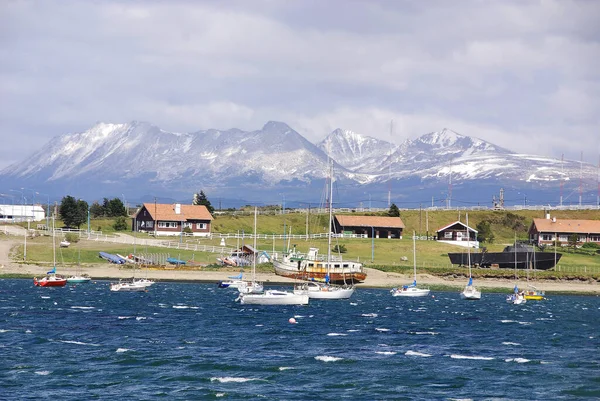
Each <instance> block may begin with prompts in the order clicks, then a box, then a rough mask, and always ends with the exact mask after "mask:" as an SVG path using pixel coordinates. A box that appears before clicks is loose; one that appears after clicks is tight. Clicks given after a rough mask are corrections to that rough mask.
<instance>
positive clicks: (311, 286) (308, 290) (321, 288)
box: [294, 282, 356, 299]
mask: <svg viewBox="0 0 600 401" xmlns="http://www.w3.org/2000/svg"><path fill="white" fill-rule="evenodd" d="M355 289H356V288H355V287H354V286H351V287H340V286H337V285H327V284H322V283H314V282H311V283H305V284H302V285H300V286H298V287H296V288H295V289H294V293H295V294H308V297H309V298H310V299H349V298H350V297H351V296H352V294H354V291H355Z"/></svg>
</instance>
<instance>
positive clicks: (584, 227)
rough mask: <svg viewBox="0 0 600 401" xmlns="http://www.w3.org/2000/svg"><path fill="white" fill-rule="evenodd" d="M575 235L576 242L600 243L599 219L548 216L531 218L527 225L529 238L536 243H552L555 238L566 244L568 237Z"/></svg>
mask: <svg viewBox="0 0 600 401" xmlns="http://www.w3.org/2000/svg"><path fill="white" fill-rule="evenodd" d="M573 234H576V235H577V242H578V243H580V244H585V243H586V242H593V243H596V244H599V245H600V220H570V219H557V218H556V217H552V218H550V214H549V213H547V214H546V218H545V219H533V222H532V223H531V226H530V227H529V240H530V242H531V243H534V244H536V245H538V246H539V245H552V244H554V241H555V240H558V242H559V243H560V244H561V245H563V246H566V245H567V243H568V242H569V237H570V236H571V235H573Z"/></svg>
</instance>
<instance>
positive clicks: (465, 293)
mask: <svg viewBox="0 0 600 401" xmlns="http://www.w3.org/2000/svg"><path fill="white" fill-rule="evenodd" d="M466 217H467V227H469V215H468V214H467V215H466ZM470 239H471V234H470V233H469V231H468V230H467V261H468V265H469V282H468V283H467V285H466V286H465V288H464V289H463V290H462V292H461V293H460V297H461V299H466V300H469V301H478V300H480V299H481V291H479V290H478V289H477V288H476V287H475V286H474V285H473V275H472V274H471V244H470V242H469V241H470Z"/></svg>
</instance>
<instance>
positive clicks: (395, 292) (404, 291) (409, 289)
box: [390, 231, 430, 297]
mask: <svg viewBox="0 0 600 401" xmlns="http://www.w3.org/2000/svg"><path fill="white" fill-rule="evenodd" d="M416 240H417V235H416V234H415V232H414V231H413V282H412V284H409V285H403V286H402V287H398V288H392V289H391V290H390V292H391V293H392V296H394V297H426V296H428V295H429V292H430V290H429V288H419V287H417V242H416Z"/></svg>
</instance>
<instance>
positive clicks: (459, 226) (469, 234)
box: [436, 220, 477, 244]
mask: <svg viewBox="0 0 600 401" xmlns="http://www.w3.org/2000/svg"><path fill="white" fill-rule="evenodd" d="M436 238H437V240H438V241H445V242H463V241H464V242H472V243H473V244H475V243H476V242H477V230H475V229H473V228H471V227H468V226H467V225H466V224H464V223H463V222H461V221H458V220H457V221H455V222H454V223H450V224H448V225H446V226H444V227H442V228H440V229H439V230H437V231H436Z"/></svg>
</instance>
